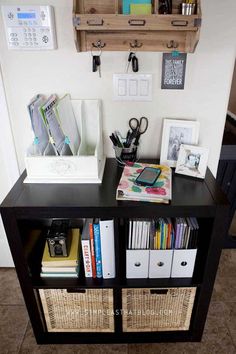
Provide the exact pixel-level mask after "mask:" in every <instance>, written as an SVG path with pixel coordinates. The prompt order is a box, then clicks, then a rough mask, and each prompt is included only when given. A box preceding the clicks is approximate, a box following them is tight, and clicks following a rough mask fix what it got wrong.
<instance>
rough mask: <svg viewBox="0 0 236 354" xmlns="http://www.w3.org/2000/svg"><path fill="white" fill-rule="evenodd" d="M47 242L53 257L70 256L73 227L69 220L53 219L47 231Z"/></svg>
mask: <svg viewBox="0 0 236 354" xmlns="http://www.w3.org/2000/svg"><path fill="white" fill-rule="evenodd" d="M47 243H48V249H49V253H50V256H51V257H68V256H69V253H70V244H71V229H69V221H68V220H53V221H52V224H51V227H50V229H49V230H48V232H47Z"/></svg>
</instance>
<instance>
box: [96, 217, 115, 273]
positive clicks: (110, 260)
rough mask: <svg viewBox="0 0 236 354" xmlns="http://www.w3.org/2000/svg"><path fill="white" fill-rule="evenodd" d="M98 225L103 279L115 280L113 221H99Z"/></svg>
mask: <svg viewBox="0 0 236 354" xmlns="http://www.w3.org/2000/svg"><path fill="white" fill-rule="evenodd" d="M99 224H100V238H101V253H102V273H103V278H104V279H109V278H115V276H116V272H115V240H114V220H100V222H99Z"/></svg>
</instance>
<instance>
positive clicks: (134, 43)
mask: <svg viewBox="0 0 236 354" xmlns="http://www.w3.org/2000/svg"><path fill="white" fill-rule="evenodd" d="M142 46H143V43H138V41H137V39H135V40H134V41H133V43H130V47H131V48H141V47H142Z"/></svg>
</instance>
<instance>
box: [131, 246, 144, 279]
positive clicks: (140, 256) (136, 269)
mask: <svg viewBox="0 0 236 354" xmlns="http://www.w3.org/2000/svg"><path fill="white" fill-rule="evenodd" d="M148 265H149V250H126V278H128V279H129V278H148Z"/></svg>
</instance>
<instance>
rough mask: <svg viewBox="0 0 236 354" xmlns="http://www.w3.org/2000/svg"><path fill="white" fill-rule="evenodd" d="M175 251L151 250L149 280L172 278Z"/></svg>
mask: <svg viewBox="0 0 236 354" xmlns="http://www.w3.org/2000/svg"><path fill="white" fill-rule="evenodd" d="M172 257H173V250H150V259H149V278H170V273H171V265H172Z"/></svg>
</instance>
